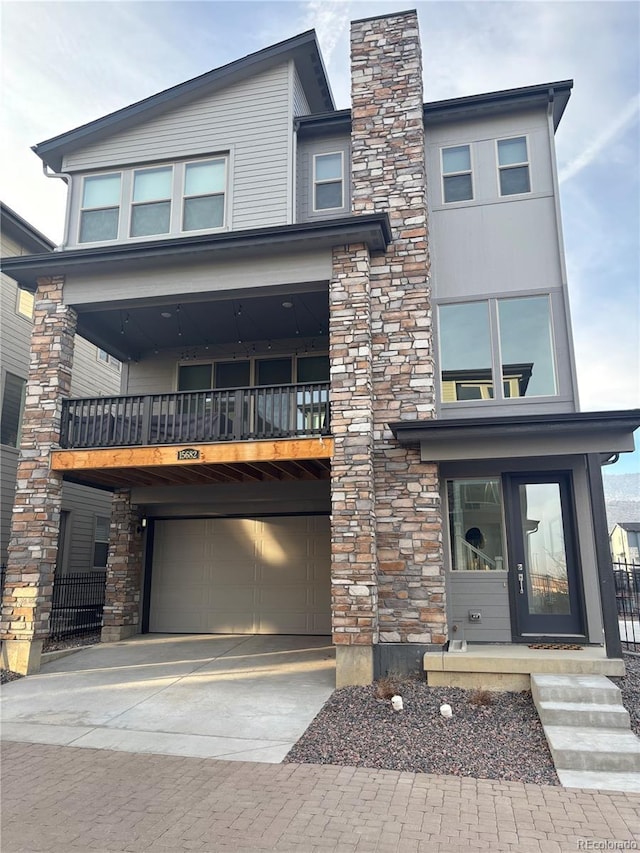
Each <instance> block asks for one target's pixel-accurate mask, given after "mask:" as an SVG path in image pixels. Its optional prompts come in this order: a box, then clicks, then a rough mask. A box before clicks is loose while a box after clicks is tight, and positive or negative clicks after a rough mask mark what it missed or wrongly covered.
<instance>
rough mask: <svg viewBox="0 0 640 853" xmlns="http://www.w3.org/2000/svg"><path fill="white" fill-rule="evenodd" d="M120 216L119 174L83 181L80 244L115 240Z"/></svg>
mask: <svg viewBox="0 0 640 853" xmlns="http://www.w3.org/2000/svg"><path fill="white" fill-rule="evenodd" d="M119 215H120V174H119V173H118V174H115V175H92V176H90V177H87V178H85V179H84V186H83V192H82V210H81V211H80V238H79V239H80V242H81V243H97V242H100V241H102V240H115V239H116V238H117V236H118V219H119Z"/></svg>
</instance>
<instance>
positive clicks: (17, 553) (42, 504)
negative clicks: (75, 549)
mask: <svg viewBox="0 0 640 853" xmlns="http://www.w3.org/2000/svg"><path fill="white" fill-rule="evenodd" d="M63 285H64V278H63V277H51V278H41V279H39V280H38V289H37V292H36V298H35V305H34V317H33V331H32V334H31V358H30V364H29V375H28V380H27V388H26V396H25V408H24V416H23V421H22V434H21V449H20V457H19V460H18V471H17V479H16V492H15V502H14V510H13V517H12V523H11V541H10V543H9V554H8V563H7V574H6V581H5V587H4V596H3V603H2V626H1V630H0V636H1V637H2V639H3V640H4V641H5V644H6V641H12V640H18V641H26V643H25V645H27V644H30V643H31V642H32V641H40V645H41V641H42V640H44V639H45V638H46V637H47V636H48V633H49V620H50V616H51V598H52V594H53V576H54V572H55V566H56V558H57V554H58V533H59V528H60V508H61V504H62V475H61V474H59V473H58V472H56V471H51V470H50V468H49V454H50V451H51V450H52V449H55V448H57V447H59V443H60V421H61V413H62V398H63V397H68V396H69V393H70V389H71V368H72V366H73V346H74V336H75V330H76V322H77V316H76V312H75V311H74V310H73V308H69V307H68V306H66V305H64V304H63V302H62V289H63ZM27 656H28V650H27ZM23 662H24V661H23ZM12 665H14V666H21V664H20V662H17V661H16V660H14V662H13V664H12ZM30 666H31V665H30V664H28V663H25V666H24V667H23V668H21V669H20V670H19V671H27V669H29V668H30ZM33 666H34V668H36V669H37V667H38V666H39V655H38V661H37V664H36V663H34V664H33Z"/></svg>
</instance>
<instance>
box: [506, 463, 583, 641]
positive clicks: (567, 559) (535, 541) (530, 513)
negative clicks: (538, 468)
mask: <svg viewBox="0 0 640 853" xmlns="http://www.w3.org/2000/svg"><path fill="white" fill-rule="evenodd" d="M505 485H506V492H507V494H508V501H507V509H508V540H509V555H510V559H509V564H510V567H509V578H510V586H511V601H512V609H513V613H512V617H513V628H514V635H515V637H516V638H525V637H526V638H531V637H548V636H557V637H562V636H583V635H584V626H583V616H582V606H581V596H580V568H579V565H578V561H577V560H578V556H577V548H576V544H575V530H574V523H573V504H572V495H571V481H570V475H569V474H547V475H540V476H536V475H532V476H526V475H522V476H521V475H518V476H509V477H507V478H506V484H505Z"/></svg>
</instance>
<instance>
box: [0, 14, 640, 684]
mask: <svg viewBox="0 0 640 853" xmlns="http://www.w3.org/2000/svg"><path fill="white" fill-rule="evenodd" d="M351 54H352V71H351V75H352V105H351V109H350V110H336V109H335V107H334V102H333V99H332V95H331V91H330V88H329V83H328V81H327V78H326V74H325V70H324V66H323V62H322V57H321V55H320V51H319V49H318V44H317V40H316V36H315V34H314V32H313V31H311V32H306V33H303V34H302V35H299V36H296V37H294V38H291V39H288V40H286V41H283V42H280V43H278V44H275V45H273V46H271V47H268V48H266V49H265V50H261V51H259V52H258V53H254V54H251V55H249V56H246V57H244V58H242V59H239V60H238V61H236V62H232V63H230V64H229V65H225V66H223V67H221V68H217V69H215V70H213V71H211V72H208V73H207V74H204V75H202V76H200V77H197V78H195V79H193V80H189V81H187V82H185V83H181V84H179V85H177V86H175V87H174V88H171V89H168V90H166V91H163V92H160V93H159V94H157V95H154V96H152V97H149V98H147V99H145V100H143V101H140V102H138V103H135V104H133V105H131V106H128V107H125V108H124V109H121V110H118V111H117V112H115V113H112V114H110V115H107V116H105V117H103V118H100V119H98V120H97V121H93V122H91V123H89V124H87V125H84V126H82V127H78V128H75V129H73V130H70V131H69V132H68V133H64V134H62V135H60V136H57V137H54V138H52V139H48V140H46V141H45V142H42V143H40V144H39V145H37V146H35V149H34V150H35V153H36V154H37V155H38V156H39V157H40V158H41V159H42V161H43V163H44V164H45V166H46V167H47V169H48V170H49V173H50V174H56V175H58V176H59V177H60V178H61V179H62V180H64V181H66V183H67V186H68V205H67V211H68V214H67V221H66V232H65V234H66V236H65V240H64V244H63V245H62V246H61V247H60V248H59V250H58V251H56V252H54V253H48V252H47V253H42V254H33V255H30V256H25V257H17V258H10V259H8V260H7V261H5V264H6V271H7V273H8V274H9V275H11V276H12V277H13V278H15V279H16V281H18V283H19V285H20V287H22V288H24V289H25V290H28V291H29V292H32V293H34V294H35V299H36V308H35V322H36V334H35V335H34V338H33V344H32V355H31V359H32V360H31V372H30V385H29V389H28V392H27V403H26V417H25V423H24V428H23V441H22V456H21V460H20V463H19V475H18V481H19V486H18V492H17V497H16V506H15V510H14V516H13V544H12V548H11V553H10V558H9V576H8V583H7V587H6V590H5V598H4V608H3V623H2V637H3V639H4V641H5V642H4V646H3V648H4V655H5V660H7V661H8V662H9V664H10V665H11V666H12V668H14V669H16V668H17V669H21V670H22V671H25V670H28V669H34V668H37V666H38V661H39V654H40V646H41V637H42V632H43V630H44V626H45V625H46V620H47V608H48V606H49V605H48V602H49V585H50V579H51V575H52V572H53V570H54V566H55V561H56V554H57V548H58V530H57V513H58V511H59V506H60V497H59V495H60V486H61V484H62V483H63V482H64V483H66V482H73V483H80V484H82V485H86V486H87V485H88V486H98V487H101V488H104V489H108V490H111V491H112V492H113V494H114V503H113V514H112V525H111V544H110V551H109V565H108V573H109V574H108V581H107V604H106V607H105V617H104V628H103V639H104V640H114V639H118V638H124V637H127V636H130V635H132V634H135V633H138V632H141V631H142V632H146V631H151V632H184V633H208V632H210V633H227V632H229V633H234V632H236V633H285V634H327V633H329V632H331V634H332V636H333V641H334V644H335V646H336V677H337V684H338V685H345V684H358V683H367V682H369V681H371V679H372V678H373V677H374V676H375V675H376V674H378V673H382V672H385V671H388V670H393V671H398V670H403V669H404V670H417V669H418V668H420V667H422V666H423V661H429V660H430V659H434V658H435V659H437V661H438V662H439V663H438V666H440V667H441V666H442V661H443V660H444V659H445V657H447V656H454V654H455V653H454V652H453V651H451V650H452V649H453V648H458V647H459V648H464V647H465V644H466V645H467V646H471V644H500V646H501V647H507V648H514V649H519V648H527V647H528V646H529V645H535V644H577V645H579V646H580V647H584V648H585V649H588V650H591V652H593V654H594V655H595V656H596V657H598V656H599V657H600V658H601V660H602V663H603V667H604V669H603V670H602V671H607V670H606V665H607V663H608V662H611V663H612V664H615V666H614V668H613V669H609V670H608V671H610V672H619V671H621V670H620V667H621V666H622V661H621V653H620V641H619V636H618V633H617V618H616V608H615V594H614V589H613V577H612V570H611V560H610V555H609V543H608V536H607V527H606V519H605V511H604V499H603V494H602V479H601V471H600V465H601V463H602V462H603V461H605V460H607V459H608V458H610V457H611V455H612V454H614V453H619V452H625V451H631V450H633V438H632V433H633V430H634V429H635V428H636V427H637V426H638V424H640V412H639V411H625V412H595V413H594V412H587V413H580V412H579V407H578V400H577V393H576V376H575V363H574V355H573V349H572V342H571V323H570V316H569V305H568V297H567V281H566V270H565V264H564V257H563V247H562V230H561V219H560V207H559V196H558V181H557V172H556V163H555V153H554V134H555V132H556V130H557V129H558V126H559V124H560V121H561V118H562V115H563V112H564V110H565V108H566V106H567V103H568V100H569V96H570V92H571V87H572V82H571V81H566V80H565V81H560V82H555V83H544V84H540V85H532V86H528V87H525V88H519V89H511V90H506V91H500V92H493V93H489V94H481V95H470V96H468V97H461V98H454V99H451V100H446V101H436V102H430V101H427V102H425V100H424V95H423V88H422V66H421V48H420V41H419V31H418V22H417V16H416V14H415V13H414V12H407V13H394V14H391V15H388V16H384V17H378V18H371V19H365V20H359V21H354V22H353V24H352V30H351ZM76 332H77V333H78V334H81V335H83V336H84V337H85V338H87V339H88V340H89V341H91V342H92V343H94V344H95V345H97V346H98V347H100V348H102V349H103V350H105V351H106V352H108V353H109V354H110V355H111V356H113V357H114V358H116V359H118V360H120V361H122V362H123V365H124V366H123V390H122V395H120V396H102V397H96V396H95V395H94V396H88V395H82V394H80V395H74V394H73V393H72V389H71V388H70V385H69V380H68V377H69V373H70V370H71V365H72V343H73V338H74V335H75V334H76ZM447 644H449V646H447ZM448 648H449V649H450V651H446V650H447V649H448ZM492 648H494V646H492ZM433 653H437V654H433ZM430 654H433V656H432V657H431V658H430ZM578 654H582V655H583V658H586V657H587V652H586V651H584V652H579V653H578ZM425 655H426V657H425ZM461 658H462V655H460V654H459V655H458V657H457V658H456V660H458V661H459V660H460V659H461ZM424 665H425V666H426V665H427V664H426V663H425V664H424ZM457 666H458V669H460V666H459V665H458V664H457ZM616 667H617V668H616ZM427 668H428V666H427ZM436 668H437V667H436ZM497 669H498V670H499V669H500V665H497Z"/></svg>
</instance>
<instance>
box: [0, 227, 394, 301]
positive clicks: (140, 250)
mask: <svg viewBox="0 0 640 853" xmlns="http://www.w3.org/2000/svg"><path fill="white" fill-rule="evenodd" d="M390 242H391V226H390V224H389V217H388V215H387V214H386V213H375V214H369V215H366V216H345V217H342V218H340V219H327V220H322V221H314V222H302V223H297V224H295V225H278V226H276V227H275V228H253V229H247V230H244V231H230V232H226V233H224V234H204V235H203V234H199V235H197V236H195V237H193V236H192V237H175V238H169V239H162V240H150V241H149V242H146V243H117V244H115V245H110V246H99V247H97V248H91V249H69V250H67V251H64V252H52V253H51V254H47V255H23V256H21V257H12V258H4V259H3V260H2V265H3V271H4V272H6V273H7V274H8V275H10V276H11V277H12V278H14V279H15V280H16V281H17V282H18V283H19V285H20V286H21V287H23V288H25V289H26V290H31V291H32V292H35V290H36V287H37V279H38V278H39V277H41V276H49V275H67V274H69V273H94V272H95V271H96V267H97V266H98V265H99V271H100V272H101V273H107V272H111V271H113V270H115V269H118V268H123V267H126V268H127V269H139V268H141V267H149V266H153V265H154V264H166V263H167V262H170V261H171V260H179V261H180V262H182V263H184V262H186V261H189V262H190V261H202V260H206V259H211V258H212V257H224V258H225V259H229V258H230V257H234V256H235V257H238V258H245V257H247V256H248V255H249V254H253V255H255V254H269V253H276V252H278V253H281V252H283V251H286V250H291V249H301V248H305V247H306V246H308V247H309V248H311V249H318V248H323V247H331V246H342V245H346V244H348V243H366V244H367V245H368V247H369V250H370V251H371V252H384V251H385V250H386V248H387V246H388V245H389V243H390Z"/></svg>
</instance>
